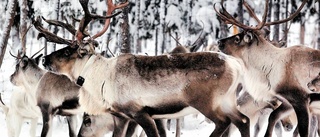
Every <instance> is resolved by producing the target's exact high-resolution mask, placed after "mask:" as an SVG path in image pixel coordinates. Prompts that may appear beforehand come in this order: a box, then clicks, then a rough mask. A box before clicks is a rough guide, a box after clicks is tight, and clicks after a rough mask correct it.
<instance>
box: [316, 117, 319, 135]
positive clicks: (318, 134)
mask: <svg viewBox="0 0 320 137" xmlns="http://www.w3.org/2000/svg"><path fill="white" fill-rule="evenodd" d="M316 117H317V122H318V125H317V126H318V127H317V131H318V136H320V115H316Z"/></svg>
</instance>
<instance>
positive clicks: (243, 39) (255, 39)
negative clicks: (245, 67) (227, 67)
mask: <svg viewBox="0 0 320 137" xmlns="http://www.w3.org/2000/svg"><path fill="white" fill-rule="evenodd" d="M306 2H307V0H304V1H303V3H302V4H301V6H300V7H299V9H298V10H297V11H296V12H295V13H293V14H292V15H291V16H290V17H288V18H286V19H283V20H279V21H274V22H266V17H267V12H268V3H269V1H268V0H266V5H265V9H264V14H263V16H262V17H263V19H262V21H260V19H258V18H257V16H256V15H255V13H254V12H253V10H252V8H251V7H250V6H249V5H248V4H247V3H246V2H245V1H244V2H243V3H244V6H245V7H246V8H247V10H248V12H249V14H250V16H252V17H253V18H254V19H255V20H256V21H257V22H258V25H257V26H255V27H252V26H247V25H244V24H242V23H241V22H239V21H237V20H236V19H235V18H233V17H232V16H231V15H230V14H229V13H228V12H227V11H226V10H225V8H224V7H223V6H222V4H221V7H222V8H221V10H220V11H218V10H217V9H216V6H214V7H215V11H216V12H217V15H218V16H219V17H220V18H221V20H223V21H224V22H225V23H227V24H233V25H236V26H238V27H240V28H242V29H243V30H244V31H242V32H241V33H239V34H236V35H234V36H231V37H228V38H224V39H221V40H219V41H218V44H219V49H220V50H221V51H222V52H224V53H226V54H230V55H233V56H236V57H239V56H241V55H242V53H243V51H244V50H246V49H247V50H248V49H253V50H254V49H255V48H254V47H253V46H258V45H261V46H263V45H272V44H271V43H270V42H269V40H268V39H267V37H266V36H268V35H269V30H267V29H266V28H264V26H270V25H275V24H280V23H283V22H287V21H289V20H291V19H293V18H294V17H296V16H297V15H298V13H299V12H300V11H301V9H302V8H303V6H304V5H305V3H306ZM251 52H253V51H251Z"/></svg>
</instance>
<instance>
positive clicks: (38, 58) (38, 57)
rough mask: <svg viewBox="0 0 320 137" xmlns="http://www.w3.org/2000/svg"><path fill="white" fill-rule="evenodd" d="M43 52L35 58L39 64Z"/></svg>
mask: <svg viewBox="0 0 320 137" xmlns="http://www.w3.org/2000/svg"><path fill="white" fill-rule="evenodd" d="M42 55H43V54H40V55H38V56H37V57H36V58H35V59H34V60H35V61H36V63H37V65H39V62H40V58H41V57H42Z"/></svg>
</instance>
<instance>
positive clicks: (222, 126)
mask: <svg viewBox="0 0 320 137" xmlns="http://www.w3.org/2000/svg"><path fill="white" fill-rule="evenodd" d="M213 122H214V124H215V125H216V128H215V129H214V131H213V132H212V133H211V135H210V137H220V136H221V135H222V134H223V133H224V132H225V131H226V129H227V128H228V127H229V126H230V124H231V121H230V119H228V118H227V119H226V121H222V120H218V119H216V120H214V121H213Z"/></svg>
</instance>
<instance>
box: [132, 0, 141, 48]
mask: <svg viewBox="0 0 320 137" xmlns="http://www.w3.org/2000/svg"><path fill="white" fill-rule="evenodd" d="M140 2H141V0H136V16H135V23H134V24H135V27H136V28H135V32H134V33H135V34H134V46H135V48H134V52H135V53H138V52H141V42H140V39H139V27H140V25H139V22H140Z"/></svg>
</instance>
